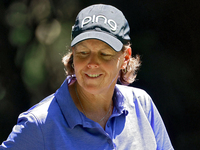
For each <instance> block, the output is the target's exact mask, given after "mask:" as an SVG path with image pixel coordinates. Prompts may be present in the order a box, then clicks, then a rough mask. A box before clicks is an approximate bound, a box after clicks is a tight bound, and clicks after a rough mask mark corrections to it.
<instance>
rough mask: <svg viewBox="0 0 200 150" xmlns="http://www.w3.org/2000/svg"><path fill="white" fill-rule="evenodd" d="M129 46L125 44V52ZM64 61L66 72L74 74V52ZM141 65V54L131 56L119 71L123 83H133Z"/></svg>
mask: <svg viewBox="0 0 200 150" xmlns="http://www.w3.org/2000/svg"><path fill="white" fill-rule="evenodd" d="M127 48H130V43H128V44H127V45H124V46H123V48H122V52H124V51H125V50H126V49H127ZM62 62H63V64H64V66H65V72H66V74H67V75H71V76H72V75H74V68H73V54H72V52H71V51H70V52H69V53H67V54H66V55H65V56H64V57H63V58H62ZM140 66H141V60H140V56H139V55H136V56H135V57H132V56H131V58H130V60H129V62H128V64H127V67H126V69H125V70H120V72H119V81H120V82H121V84H123V85H128V84H131V83H133V82H134V81H135V78H136V76H137V72H138V70H139V68H140Z"/></svg>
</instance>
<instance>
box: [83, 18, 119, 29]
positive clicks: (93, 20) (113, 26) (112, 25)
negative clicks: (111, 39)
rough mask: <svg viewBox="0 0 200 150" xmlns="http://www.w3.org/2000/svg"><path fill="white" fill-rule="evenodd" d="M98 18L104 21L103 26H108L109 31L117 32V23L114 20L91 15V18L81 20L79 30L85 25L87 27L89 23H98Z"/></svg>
mask: <svg viewBox="0 0 200 150" xmlns="http://www.w3.org/2000/svg"><path fill="white" fill-rule="evenodd" d="M99 18H102V19H104V24H108V25H109V26H110V29H111V31H113V32H114V31H116V30H117V23H116V22H115V21H114V20H112V19H108V18H106V17H105V16H103V15H98V16H95V15H93V16H92V17H91V16H87V17H85V18H84V19H83V20H82V23H81V28H83V27H84V26H85V25H87V24H88V23H90V22H91V23H98V22H99Z"/></svg>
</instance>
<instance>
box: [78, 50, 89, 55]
mask: <svg viewBox="0 0 200 150" xmlns="http://www.w3.org/2000/svg"><path fill="white" fill-rule="evenodd" d="M80 54H82V55H86V54H88V52H86V51H82V52H80Z"/></svg>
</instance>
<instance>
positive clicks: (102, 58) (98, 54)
mask: <svg viewBox="0 0 200 150" xmlns="http://www.w3.org/2000/svg"><path fill="white" fill-rule="evenodd" d="M72 50H73V63H74V70H75V74H76V78H77V81H78V84H79V85H80V86H81V87H82V88H83V89H84V90H86V91H87V92H89V93H92V94H100V93H102V92H109V90H112V89H114V86H115V84H116V81H117V78H118V75H119V71H120V69H122V68H124V67H126V63H125V61H124V58H125V57H124V53H123V52H122V51H120V52H116V51H114V50H113V49H112V48H111V47H110V46H109V45H107V44H106V43H104V42H102V41H100V40H96V39H89V40H85V41H82V42H80V43H78V44H77V45H75V46H74V47H73V48H72ZM112 87H113V88H112Z"/></svg>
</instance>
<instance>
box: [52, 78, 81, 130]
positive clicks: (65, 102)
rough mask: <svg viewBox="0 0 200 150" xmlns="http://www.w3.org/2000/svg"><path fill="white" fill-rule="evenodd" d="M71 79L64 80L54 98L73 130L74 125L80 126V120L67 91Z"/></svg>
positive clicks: (79, 115)
mask: <svg viewBox="0 0 200 150" xmlns="http://www.w3.org/2000/svg"><path fill="white" fill-rule="evenodd" d="M71 79H72V78H70V77H69V76H68V77H67V78H66V80H65V81H64V82H63V84H62V85H61V87H60V88H59V89H58V90H57V91H56V93H55V97H56V100H57V102H58V105H59V107H60V109H61V111H62V113H63V115H64V117H65V119H66V121H67V123H68V125H69V127H70V128H71V129H73V128H74V127H75V126H76V125H78V124H82V118H81V114H80V111H79V110H78V109H77V107H76V105H75V104H74V101H73V100H72V98H71V95H70V93H69V90H68V84H69V83H70V81H71Z"/></svg>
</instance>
